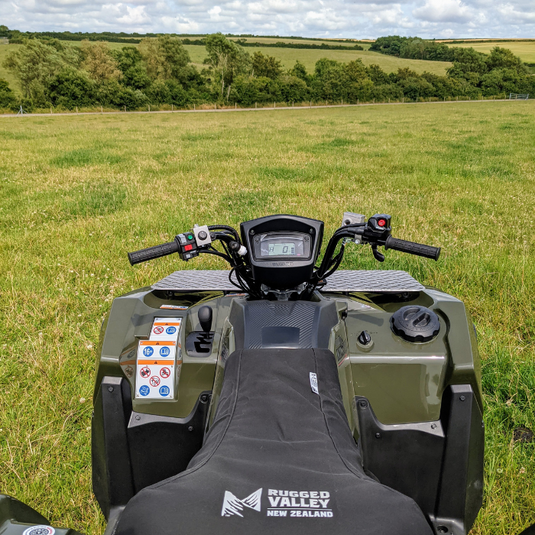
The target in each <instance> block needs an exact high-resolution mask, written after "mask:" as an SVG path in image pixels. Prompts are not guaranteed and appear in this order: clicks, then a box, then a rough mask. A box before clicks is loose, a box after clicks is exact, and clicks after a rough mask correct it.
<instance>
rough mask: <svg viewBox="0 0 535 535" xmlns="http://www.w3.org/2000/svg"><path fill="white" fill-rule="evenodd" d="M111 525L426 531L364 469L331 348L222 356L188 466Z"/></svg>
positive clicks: (193, 533) (171, 531)
mask: <svg viewBox="0 0 535 535" xmlns="http://www.w3.org/2000/svg"><path fill="white" fill-rule="evenodd" d="M311 373H312V374H316V378H317V390H318V392H319V394H317V393H315V392H314V389H315V386H314V385H315V382H314V376H312V378H311V375H310V374H311ZM147 455H150V456H152V455H158V452H157V451H148V452H147ZM400 462H403V460H402V459H400ZM115 533H116V534H117V535H150V534H154V535H245V534H247V535H253V534H254V535H268V534H269V535H272V534H279V535H326V534H327V535H385V534H388V535H431V534H432V533H433V532H432V530H431V528H430V526H429V524H428V523H427V521H426V520H425V517H424V516H423V514H422V512H421V510H420V509H419V508H418V506H417V505H416V504H415V502H414V501H413V500H412V499H410V498H408V497H407V496H404V495H403V494H400V493H399V492H396V491H394V490H393V489H390V488H388V487H386V486H384V485H381V484H380V483H378V482H376V481H375V480H373V479H371V478H370V477H368V476H367V475H366V474H365V473H364V471H363V469H362V462H361V458H360V454H359V451H358V448H357V446H356V445H355V442H354V440H353V436H352V434H351V431H350V429H349V426H348V423H347V419H346V415H345V412H344V408H343V405H342V396H341V392H340V386H339V382H338V370H337V364H336V361H335V358H334V356H333V354H332V353H331V352H330V351H327V350H322V349H294V350H287V349H273V350H267V349H263V350H243V351H236V352H235V353H233V354H232V355H231V356H230V357H229V358H228V360H227V363H226V367H225V377H224V382H223V388H222V391H221V396H220V399H219V405H218V409H217V412H216V416H215V419H214V423H213V425H212V427H211V429H210V431H209V433H208V435H207V437H206V441H205V444H204V446H203V447H202V449H201V450H200V451H199V452H198V453H197V455H196V456H195V457H194V458H193V459H192V460H191V462H190V464H189V466H188V469H187V470H186V471H184V472H182V473H180V474H178V475H177V476H174V477H171V478H169V479H167V480H165V481H162V482H160V483H157V484H156V485H152V486H151V487H147V488H146V489H144V490H142V491H141V492H139V493H138V494H137V495H136V496H135V497H134V498H132V500H130V502H129V503H128V505H127V507H126V509H125V510H124V513H123V514H122V517H121V520H120V521H119V524H118V527H117V530H116V532H115Z"/></svg>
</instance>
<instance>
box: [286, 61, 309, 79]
mask: <svg viewBox="0 0 535 535" xmlns="http://www.w3.org/2000/svg"><path fill="white" fill-rule="evenodd" d="M288 74H289V75H290V76H295V77H296V78H299V79H301V80H303V82H305V83H306V84H307V85H308V84H309V83H310V75H309V74H308V72H307V68H306V67H305V66H304V65H303V64H302V63H301V62H300V61H299V60H296V62H295V65H294V66H293V67H292V68H291V69H290V70H289V71H288Z"/></svg>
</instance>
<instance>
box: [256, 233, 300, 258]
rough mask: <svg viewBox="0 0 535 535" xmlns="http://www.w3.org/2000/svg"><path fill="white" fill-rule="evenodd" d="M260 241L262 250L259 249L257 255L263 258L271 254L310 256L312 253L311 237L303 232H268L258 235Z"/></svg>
mask: <svg viewBox="0 0 535 535" xmlns="http://www.w3.org/2000/svg"><path fill="white" fill-rule="evenodd" d="M258 242H260V243H259V245H260V247H259V249H260V251H258V249H257V256H260V257H261V258H265V257H270V256H284V257H292V258H308V256H309V255H310V238H309V236H306V235H303V234H301V233H292V234H279V233H266V234H262V235H260V236H258V241H257V243H258ZM258 252H260V254H259V255H258Z"/></svg>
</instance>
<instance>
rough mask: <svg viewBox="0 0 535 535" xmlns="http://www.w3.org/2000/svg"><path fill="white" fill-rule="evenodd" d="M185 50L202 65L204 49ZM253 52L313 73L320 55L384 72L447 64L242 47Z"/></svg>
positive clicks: (439, 68)
mask: <svg viewBox="0 0 535 535" xmlns="http://www.w3.org/2000/svg"><path fill="white" fill-rule="evenodd" d="M185 48H186V49H187V50H188V52H189V54H190V57H191V61H192V62H193V63H196V64H202V62H203V60H204V58H205V57H206V49H205V48H204V47H201V46H196V45H185ZM245 50H246V51H247V52H249V54H251V55H253V54H254V53H255V52H256V51H260V52H262V54H266V55H269V56H274V57H275V58H277V59H279V60H280V61H281V63H282V65H283V66H284V67H285V68H287V69H289V68H291V67H293V66H294V65H295V61H296V60H299V61H300V62H301V63H303V64H304V65H305V67H306V68H307V71H308V72H309V73H312V72H314V65H315V64H316V61H318V60H319V59H321V58H329V59H334V60H336V61H341V62H343V63H348V62H349V61H352V60H355V59H360V60H362V63H364V65H372V64H373V63H375V64H376V65H379V66H380V67H381V68H382V69H383V70H384V71H385V72H396V71H397V70H398V69H400V68H404V67H408V68H409V69H412V70H414V71H416V72H418V73H423V72H425V71H427V72H431V73H433V74H440V75H444V74H446V69H448V68H449V67H451V63H449V62H445V61H423V60H418V59H403V58H396V57H394V56H387V55H385V54H380V53H379V52H369V51H367V50H355V51H353V50H314V49H301V48H272V47H258V48H256V47H247V48H246V49H245Z"/></svg>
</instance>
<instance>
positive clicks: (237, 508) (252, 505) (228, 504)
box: [221, 489, 262, 517]
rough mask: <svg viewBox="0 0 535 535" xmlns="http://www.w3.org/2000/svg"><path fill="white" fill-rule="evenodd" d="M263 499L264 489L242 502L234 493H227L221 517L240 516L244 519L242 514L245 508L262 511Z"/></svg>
mask: <svg viewBox="0 0 535 535" xmlns="http://www.w3.org/2000/svg"><path fill="white" fill-rule="evenodd" d="M261 499H262V489H258V490H257V491H255V492H253V493H252V494H249V496H247V498H244V499H243V500H240V499H239V498H236V496H234V494H232V492H229V491H228V490H226V491H225V497H224V498H223V507H222V509H221V516H233V515H238V516H241V517H243V515H242V512H243V508H244V507H248V508H249V509H254V510H255V511H260V508H261Z"/></svg>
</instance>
